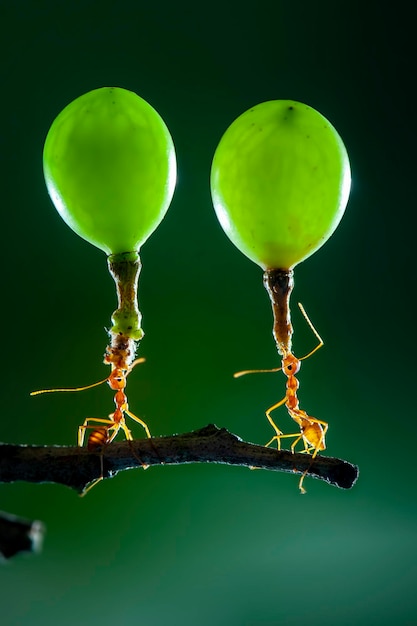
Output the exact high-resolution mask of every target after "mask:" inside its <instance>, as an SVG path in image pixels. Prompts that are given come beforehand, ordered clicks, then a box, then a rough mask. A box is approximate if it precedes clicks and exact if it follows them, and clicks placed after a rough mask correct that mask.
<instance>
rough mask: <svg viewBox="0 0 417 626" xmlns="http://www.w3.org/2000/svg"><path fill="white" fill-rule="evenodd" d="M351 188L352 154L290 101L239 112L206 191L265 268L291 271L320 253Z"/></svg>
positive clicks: (237, 239) (312, 114) (231, 232)
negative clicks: (210, 192) (317, 252)
mask: <svg viewBox="0 0 417 626" xmlns="http://www.w3.org/2000/svg"><path fill="white" fill-rule="evenodd" d="M349 190H350V167H349V159H348V155H347V152H346V149H345V147H344V145H343V142H342V140H341V139H340V137H339V135H338V134H337V132H336V130H335V129H334V128H333V126H332V125H331V124H330V122H328V121H327V120H326V119H325V118H324V117H323V116H322V115H320V113H318V112H317V111H315V110H314V109H312V108H311V107H309V106H307V105H305V104H301V103H299V102H293V101H291V100H273V101H271V102H264V103H262V104H258V105H257V106H255V107H253V108H252V109H249V111H246V112H245V113H243V115H241V116H240V117H238V118H237V119H236V120H235V121H234V122H233V123H232V124H231V126H230V127H229V128H228V129H227V130H226V132H225V134H224V135H223V137H222V139H221V141H220V143H219V145H218V147H217V150H216V152H215V155H214V159H213V165H212V171H211V191H212V197H213V204H214V208H215V211H216V213H217V217H218V219H219V221H220V224H221V225H222V227H223V229H224V231H225V233H226V234H227V236H228V237H229V238H230V239H231V241H232V242H233V243H234V244H235V246H236V247H237V248H239V250H240V251H241V252H243V254H245V255H246V256H247V257H249V258H250V259H251V260H252V261H254V262H255V263H257V264H258V265H260V266H261V267H262V268H264V269H272V268H283V269H284V268H287V269H289V268H291V267H293V266H294V265H296V264H297V263H300V261H303V260H304V259H306V258H307V257H309V256H310V255H311V254H313V252H315V251H316V250H318V248H320V247H321V246H322V245H323V243H324V242H325V241H326V240H327V239H328V238H329V237H330V235H331V234H332V233H333V231H334V230H335V228H336V227H337V225H338V224H339V221H340V219H341V218H342V215H343V213H344V210H345V207H346V204H347V200H348V197H349Z"/></svg>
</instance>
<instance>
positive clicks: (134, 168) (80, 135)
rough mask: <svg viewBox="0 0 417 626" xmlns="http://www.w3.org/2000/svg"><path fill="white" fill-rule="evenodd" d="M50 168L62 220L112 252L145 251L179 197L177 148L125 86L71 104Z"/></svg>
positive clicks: (57, 131) (46, 158)
mask: <svg viewBox="0 0 417 626" xmlns="http://www.w3.org/2000/svg"><path fill="white" fill-rule="evenodd" d="M43 163H44V174H45V180H46V185H47V188H48V192H49V195H50V196H51V198H52V201H53V203H54V204H55V207H56V209H57V210H58V212H59V214H60V215H61V217H62V219H63V220H64V221H65V222H66V223H67V224H68V226H70V228H72V230H74V231H75V232H76V233H77V234H78V235H79V236H80V237H83V239H86V240H87V241H89V242H90V243H92V244H93V245H95V246H97V247H98V248H100V249H101V250H104V252H106V253H107V254H118V253H121V252H128V251H138V250H139V248H140V246H141V245H142V244H143V243H144V242H145V241H146V239H147V238H148V237H149V236H150V235H151V233H152V232H153V231H154V230H155V229H156V227H157V226H158V224H159V223H160V222H161V220H162V219H163V217H164V215H165V213H166V211H167V209H168V207H169V204H170V202H171V199H172V195H173V193H174V188H175V181H176V160H175V151H174V145H173V142H172V139H171V136H170V134H169V131H168V129H167V127H166V125H165V123H164V121H163V120H162V118H161V117H160V116H159V114H158V113H157V112H156V111H155V109H153V108H152V107H151V106H150V105H149V104H148V103H147V102H146V101H145V100H143V99H142V98H140V97H139V96H137V95H136V94H135V93H133V92H132V91H127V90H126V89H120V88H118V87H103V88H101V89H95V90H94V91H90V92H88V93H86V94H84V95H82V96H80V97H79V98H77V99H76V100H74V101H73V102H71V103H70V104H69V105H68V106H67V107H65V109H64V110H63V111H62V112H61V113H60V114H59V115H58V117H57V118H56V119H55V121H54V122H53V124H52V126H51V128H50V130H49V132H48V135H47V137H46V141H45V148H44V153H43Z"/></svg>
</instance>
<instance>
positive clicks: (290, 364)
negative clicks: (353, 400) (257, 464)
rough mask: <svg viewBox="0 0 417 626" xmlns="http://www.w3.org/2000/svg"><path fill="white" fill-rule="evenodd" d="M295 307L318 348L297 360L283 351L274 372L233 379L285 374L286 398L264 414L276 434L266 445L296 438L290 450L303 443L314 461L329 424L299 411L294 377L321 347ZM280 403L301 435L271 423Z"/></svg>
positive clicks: (270, 370) (297, 385)
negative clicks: (275, 373)
mask: <svg viewBox="0 0 417 626" xmlns="http://www.w3.org/2000/svg"><path fill="white" fill-rule="evenodd" d="M298 306H299V307H300V310H301V313H302V314H303V315H304V318H305V319H306V321H307V323H308V325H309V326H310V328H311V330H312V331H313V333H314V335H315V336H316V337H317V339H318V341H319V343H318V345H317V346H316V347H315V348H314V349H313V350H312V351H311V352H309V353H308V354H307V355H306V356H304V357H302V358H301V359H297V357H295V356H294V354H293V353H292V352H291V350H289V349H285V350H284V351H283V356H282V361H281V363H282V366H281V367H278V368H275V369H269V370H245V371H242V372H236V374H234V377H235V378H239V377H240V376H244V375H245V374H254V373H262V372H279V371H281V370H282V371H283V372H284V374H285V376H286V377H287V384H286V393H285V397H284V398H283V399H282V400H280V401H279V402H277V403H276V404H274V405H272V406H271V407H270V408H269V409H268V410H267V411H265V415H266V417H267V419H268V421H269V423H270V424H271V426H272V428H273V429H274V430H275V433H276V434H275V435H274V436H273V437H272V439H271V440H270V441H269V442H268V443H267V444H266V445H267V446H270V445H271V443H272V442H273V441H275V440H276V441H277V446H278V450H280V449H281V439H284V438H287V437H295V438H296V439H295V440H294V441H293V443H292V444H291V451H292V452H294V451H295V446H296V445H297V444H298V442H299V441H301V440H302V441H303V444H304V450H303V452H306V453H311V452H312V453H313V454H312V458H313V459H314V458H315V457H316V456H317V453H318V452H319V451H320V450H325V449H326V443H325V436H326V433H327V429H328V428H329V425H328V424H327V422H323V421H322V420H318V419H316V418H315V417H311V416H310V415H308V414H307V413H306V412H305V411H303V410H302V409H300V407H299V401H298V398H297V390H298V387H299V385H300V383H299V382H298V380H297V378H296V374H298V372H299V371H300V367H301V361H303V360H304V359H308V357H310V356H311V355H312V354H314V353H315V352H317V350H319V349H320V348H321V347H322V346H323V340H322V338H321V337H320V335H319V334H318V332H317V330H316V329H315V328H314V326H313V324H312V323H311V321H310V319H309V317H308V316H307V313H306V312H305V310H304V307H303V306H302V304H300V303H298ZM283 404H285V406H286V407H287V411H288V413H289V415H290V417H292V419H293V420H294V421H295V422H296V423H297V424H298V426H299V427H300V433H292V434H290V435H284V434H283V433H282V431H281V430H280V429H279V428H278V426H277V425H276V424H275V422H274V420H273V419H272V417H271V413H272V411H275V409H277V408H278V407H280V406H282V405H283ZM306 473H307V472H304V474H303V475H302V476H301V479H300V482H299V488H300V491H301V493H306V491H305V489H304V487H303V481H304V477H305V475H306Z"/></svg>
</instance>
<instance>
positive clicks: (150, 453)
mask: <svg viewBox="0 0 417 626" xmlns="http://www.w3.org/2000/svg"><path fill="white" fill-rule="evenodd" d="M181 463H224V464H226V465H241V466H246V467H256V468H259V469H268V470H274V471H280V472H290V473H295V474H303V473H304V472H306V475H307V476H312V477H313V478H319V479H321V480H324V481H326V482H328V483H329V484H331V485H334V486H336V487H340V488H342V489H350V488H351V487H353V485H354V484H355V482H356V479H357V477H358V474H359V470H358V468H357V466H355V465H352V464H351V463H349V462H347V461H343V460H342V459H336V458H331V457H325V456H317V457H316V458H315V459H313V458H312V456H310V455H308V454H302V453H294V454H293V453H292V452H290V451H288V450H281V451H277V450H276V449H273V448H266V447H264V446H259V445H255V444H252V443H247V442H245V441H242V440H241V439H240V438H239V437H237V436H236V435H233V434H232V433H229V432H228V431H227V430H226V429H225V428H220V429H219V428H217V426H214V425H213V424H209V425H208V426H205V427H204V428H201V429H199V430H195V431H192V432H190V433H185V434H182V435H173V436H170V437H154V438H152V439H137V440H134V441H124V442H122V443H112V444H110V445H107V446H104V447H103V448H102V450H101V452H100V451H93V452H90V451H88V450H87V449H86V448H78V447H71V446H27V445H11V444H0V482H3V483H9V482H14V481H18V480H19V481H20V480H22V481H26V482H31V483H51V482H52V483H59V484H61V485H65V486H67V487H70V488H72V489H74V490H75V491H77V493H82V492H83V491H84V490H85V489H86V487H87V486H88V484H89V483H91V482H93V481H97V480H99V479H100V478H111V477H112V476H115V475H116V474H117V473H118V472H120V471H122V470H126V469H130V468H133V467H141V466H142V467H144V466H151V465H178V464H181Z"/></svg>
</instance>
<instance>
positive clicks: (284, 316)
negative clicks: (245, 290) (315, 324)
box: [264, 269, 294, 357]
mask: <svg viewBox="0 0 417 626" xmlns="http://www.w3.org/2000/svg"><path fill="white" fill-rule="evenodd" d="M264 286H265V289H266V290H267V292H268V295H269V298H270V300H271V304H272V311H273V314H274V326H273V331H272V334H273V336H274V339H275V343H276V346H277V349H278V352H279V354H280V355H281V356H282V357H285V356H286V355H287V354H290V352H291V349H292V333H293V328H292V324H291V312H290V296H291V292H292V290H293V288H294V271H293V270H292V269H288V270H287V269H269V270H266V271H265V272H264Z"/></svg>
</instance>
